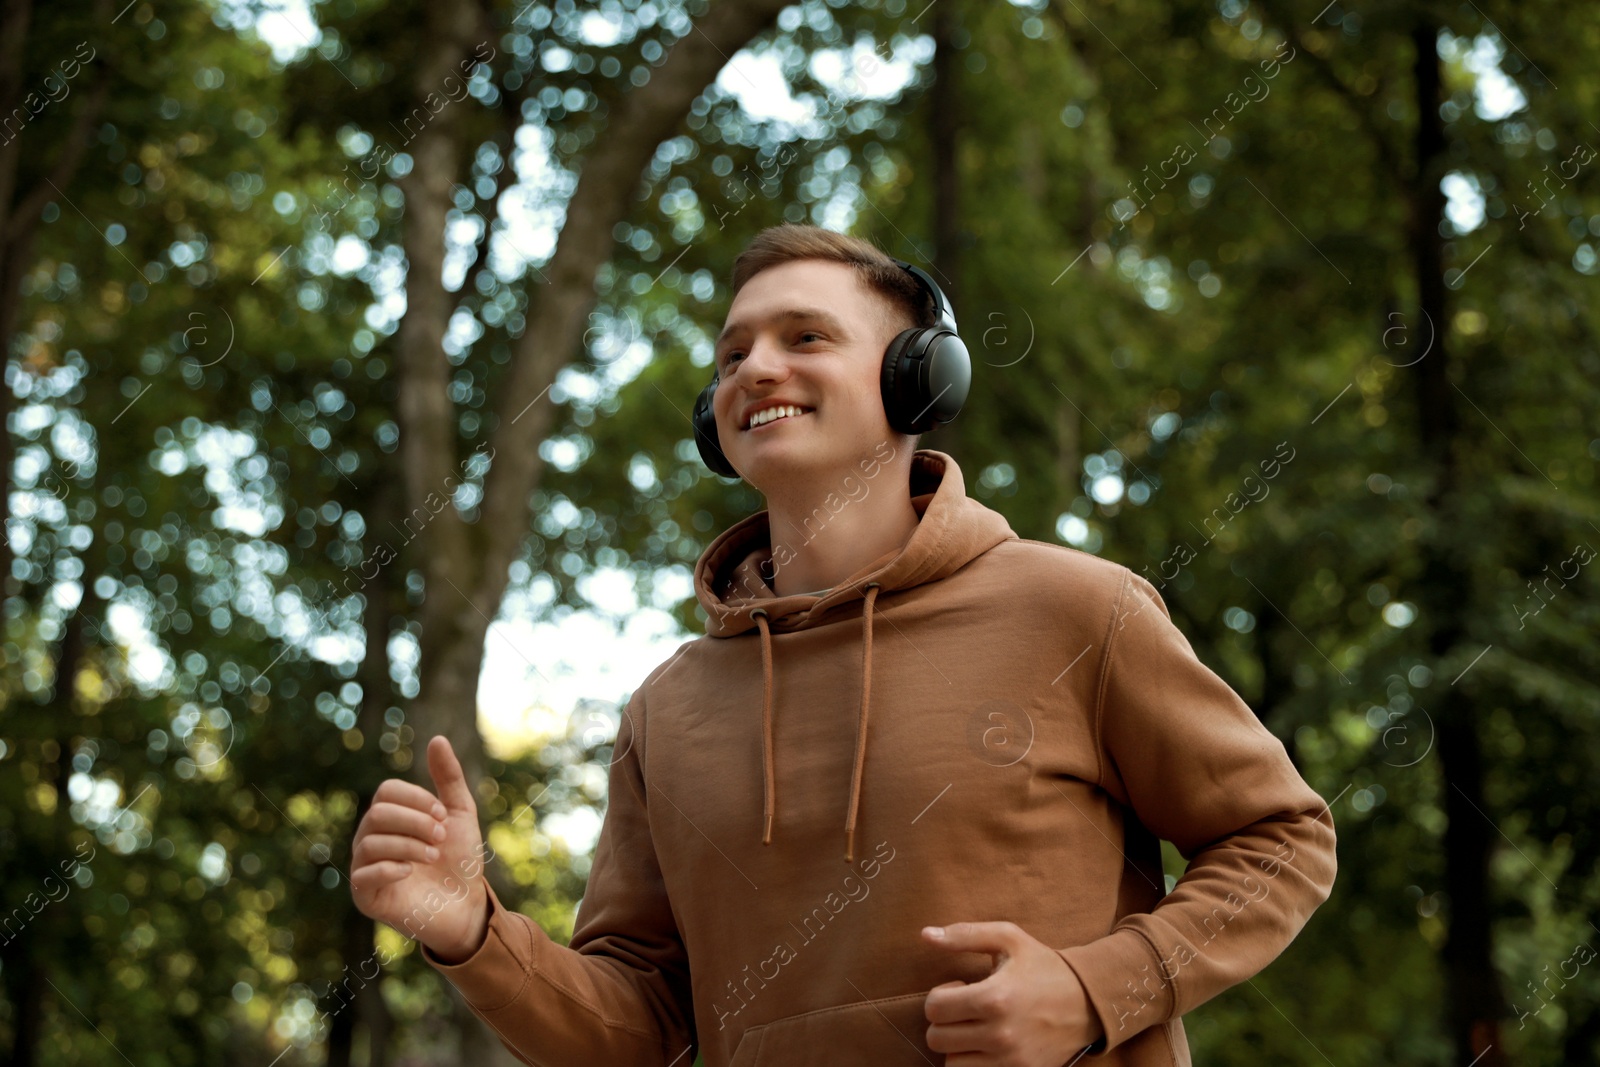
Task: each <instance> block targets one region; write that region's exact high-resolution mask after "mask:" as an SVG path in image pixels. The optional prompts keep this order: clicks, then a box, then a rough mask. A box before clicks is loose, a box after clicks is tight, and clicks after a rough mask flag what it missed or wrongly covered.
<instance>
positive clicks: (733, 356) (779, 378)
mask: <svg viewBox="0 0 1600 1067" xmlns="http://www.w3.org/2000/svg"><path fill="white" fill-rule="evenodd" d="M887 307H888V305H887V303H886V302H885V301H883V300H882V298H880V297H879V296H878V295H877V294H875V293H873V292H871V291H869V290H867V289H866V288H865V287H864V286H863V285H862V284H861V282H860V281H859V280H858V279H857V277H856V273H855V269H854V268H852V267H850V266H848V265H847V264H844V263H835V262H832V261H829V260H818V259H802V260H793V261H790V262H788V263H782V264H779V265H778V266H776V267H769V268H767V269H766V270H764V271H762V272H761V273H759V274H757V275H756V276H755V277H754V278H751V279H750V280H749V281H748V282H746V283H745V285H744V288H743V289H740V290H739V294H738V296H736V297H734V300H733V306H732V307H730V308H729V309H728V321H727V323H726V325H725V326H724V329H723V332H722V334H721V335H720V337H719V338H718V341H717V346H716V361H717V370H718V373H719V374H720V375H721V383H720V384H719V385H718V387H717V391H716V393H715V394H714V397H713V399H712V405H711V406H712V412H713V413H714V414H715V415H716V419H717V435H718V438H719V440H720V442H721V445H722V452H723V454H724V455H725V456H727V457H728V461H729V462H730V463H732V464H733V466H734V469H735V470H737V471H738V472H739V473H740V474H741V475H742V476H743V477H744V479H745V480H746V481H747V482H749V483H750V484H751V485H753V486H755V487H756V488H757V489H759V490H760V491H761V492H762V493H763V494H766V495H769V496H770V495H771V492H772V491H773V490H774V489H775V488H777V487H779V486H781V485H782V484H783V483H784V482H785V481H788V480H793V481H799V482H802V483H811V484H815V483H816V482H817V481H818V480H819V478H820V479H821V480H823V481H826V480H827V478H828V477H830V476H832V475H834V474H835V472H836V473H837V477H838V479H839V480H840V481H842V480H843V479H844V478H845V476H846V475H848V474H850V473H851V471H852V470H853V469H856V466H857V464H858V463H859V462H860V461H861V460H862V459H863V458H864V457H866V456H868V455H869V454H871V453H872V452H873V450H874V449H875V448H876V447H877V446H879V445H881V444H882V443H883V442H885V441H889V442H891V443H892V444H894V446H895V447H896V449H898V448H899V447H900V445H901V442H902V437H901V435H899V434H896V433H895V432H894V430H893V429H892V428H891V427H890V426H889V418H888V416H887V415H886V414H885V413H884V410H883V398H882V392H881V386H880V384H879V381H880V375H881V372H882V368H883V353H884V350H885V349H886V348H887V347H888V343H889V341H890V340H891V339H892V337H893V335H894V333H895V330H894V329H893V328H892V327H891V326H890V325H889V324H888V322H887V321H886V318H885V316H886V312H887ZM776 401H783V402H784V403H786V404H789V405H793V406H794V407H798V408H799V409H800V410H801V414H798V415H797V414H793V413H791V414H788V415H785V416H781V417H779V418H776V419H773V420H772V421H770V422H765V423H763V422H761V418H766V417H770V415H771V414H772V413H770V412H769V413H767V415H763V416H760V417H759V418H758V419H757V424H756V425H755V426H754V427H752V426H751V415H752V413H756V414H759V413H760V411H761V409H762V408H765V407H769V406H772V405H773V403H774V402H776Z"/></svg>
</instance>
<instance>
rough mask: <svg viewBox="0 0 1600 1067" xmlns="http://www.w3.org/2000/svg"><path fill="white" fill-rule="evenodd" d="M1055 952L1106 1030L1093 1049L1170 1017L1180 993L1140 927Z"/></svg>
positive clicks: (1113, 1045)
mask: <svg viewBox="0 0 1600 1067" xmlns="http://www.w3.org/2000/svg"><path fill="white" fill-rule="evenodd" d="M1056 953H1057V955H1059V956H1060V957H1061V958H1062V959H1063V960H1065V961H1066V963H1067V966H1068V967H1071V968H1072V970H1073V973H1075V974H1076V975H1077V976H1078V981H1079V982H1081V983H1083V988H1084V992H1085V993H1086V994H1087V995H1088V997H1089V1006H1090V1008H1091V1010H1093V1011H1094V1013H1095V1016H1096V1017H1097V1018H1098V1019H1099V1020H1100V1026H1101V1029H1102V1030H1104V1032H1105V1037H1104V1038H1102V1039H1101V1040H1100V1041H1098V1042H1096V1043H1095V1044H1094V1045H1091V1046H1090V1051H1091V1052H1093V1053H1099V1052H1106V1051H1109V1050H1111V1049H1114V1048H1116V1047H1117V1046H1118V1045H1120V1044H1122V1043H1123V1042H1125V1041H1127V1040H1129V1039H1131V1038H1133V1037H1134V1036H1135V1035H1137V1034H1138V1033H1140V1032H1141V1031H1143V1030H1145V1029H1147V1028H1149V1027H1151V1026H1154V1025H1156V1024H1157V1023H1163V1022H1166V1021H1167V1019H1169V1018H1170V1017H1171V1015H1172V1009H1173V1007H1174V1005H1175V1004H1176V1002H1177V999H1176V991H1175V990H1174V989H1173V988H1172V985H1171V983H1169V982H1168V981H1167V980H1166V979H1165V978H1163V977H1162V970H1161V957H1160V956H1159V955H1157V953H1156V950H1155V949H1154V948H1153V947H1152V946H1151V944H1150V942H1149V941H1147V940H1145V938H1144V935H1143V934H1141V933H1139V932H1138V931H1137V930H1133V929H1130V928H1126V927H1124V928H1123V929H1121V930H1115V931H1113V932H1111V933H1109V934H1107V935H1106V936H1105V937H1102V938H1100V939H1099V940H1096V941H1091V942H1089V943H1088V944H1087V945H1075V946H1073V947H1072V948H1064V949H1057V950H1056Z"/></svg>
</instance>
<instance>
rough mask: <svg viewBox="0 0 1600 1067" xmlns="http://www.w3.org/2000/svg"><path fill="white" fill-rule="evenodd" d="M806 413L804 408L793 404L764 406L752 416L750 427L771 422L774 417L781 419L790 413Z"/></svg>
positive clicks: (753, 427)
mask: <svg viewBox="0 0 1600 1067" xmlns="http://www.w3.org/2000/svg"><path fill="white" fill-rule="evenodd" d="M804 413H805V409H804V408H799V407H795V406H794V405H793V404H781V405H779V406H778V407H775V408H762V409H761V410H760V411H758V412H756V413H755V414H754V415H752V416H750V429H752V430H753V429H755V428H756V427H757V426H762V425H765V424H766V423H769V422H771V421H772V420H773V419H781V418H784V417H785V416H788V415H801V414H804Z"/></svg>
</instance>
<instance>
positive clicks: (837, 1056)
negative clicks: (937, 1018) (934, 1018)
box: [729, 992, 944, 1067]
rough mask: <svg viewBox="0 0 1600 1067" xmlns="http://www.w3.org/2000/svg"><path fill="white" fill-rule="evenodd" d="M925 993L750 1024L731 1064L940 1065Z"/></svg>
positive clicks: (826, 1066) (825, 1066)
mask: <svg viewBox="0 0 1600 1067" xmlns="http://www.w3.org/2000/svg"><path fill="white" fill-rule="evenodd" d="M927 999H928V994H927V993H925V992H924V993H906V994H905V995H903V996H898V997H884V998H882V999H881V1000H862V1001H857V1002H856V1003H854V1004H841V1005H839V1006H838V1007H834V1008H819V1009H817V1010H816V1011H808V1012H805V1013H804V1014H802V1015H791V1016H789V1017H788V1018H785V1019H775V1020H773V1021H772V1022H770V1023H762V1024H761V1025H760V1026H752V1027H751V1028H750V1029H748V1030H746V1031H745V1032H744V1033H743V1034H742V1035H740V1037H739V1044H738V1047H736V1048H735V1049H734V1052H733V1060H732V1061H731V1062H730V1064H729V1067H835V1065H837V1064H840V1063H871V1064H873V1067H892V1065H895V1064H907V1065H911V1064H917V1065H923V1064H940V1063H943V1062H944V1058H943V1054H942V1053H935V1052H934V1051H933V1050H932V1049H930V1048H928V1041H927V1034H928V1019H927V1016H925V1015H924V1014H923V1004H924V1003H925V1002H926V1001H927Z"/></svg>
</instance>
